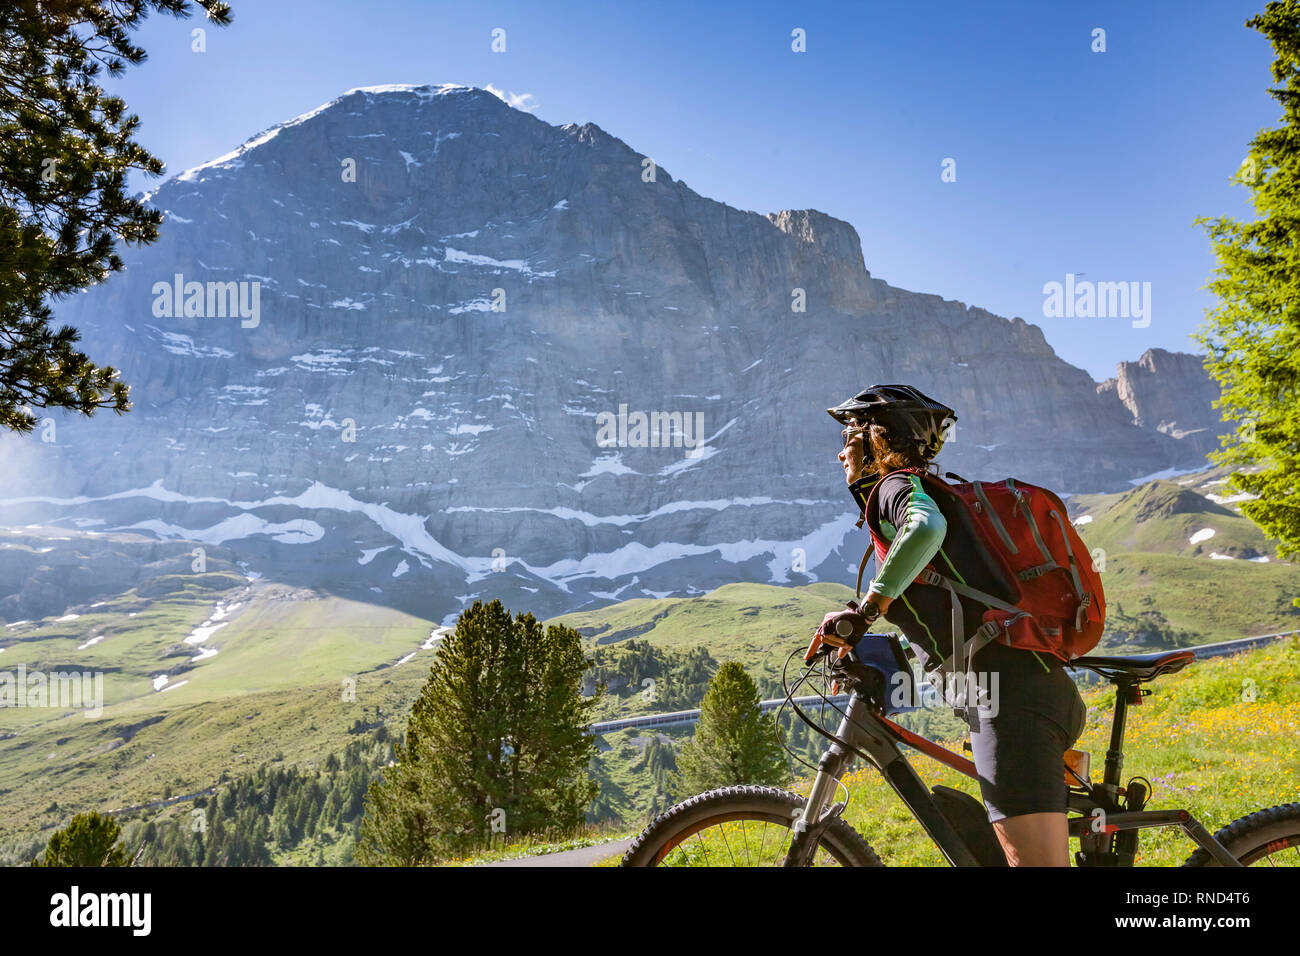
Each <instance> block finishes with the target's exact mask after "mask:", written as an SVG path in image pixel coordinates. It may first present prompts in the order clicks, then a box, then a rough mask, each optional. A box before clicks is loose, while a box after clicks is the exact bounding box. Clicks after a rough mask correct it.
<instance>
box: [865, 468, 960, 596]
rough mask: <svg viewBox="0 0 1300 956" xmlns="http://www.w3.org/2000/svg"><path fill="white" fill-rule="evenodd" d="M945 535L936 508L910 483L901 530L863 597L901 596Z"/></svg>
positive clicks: (928, 561) (915, 484)
mask: <svg viewBox="0 0 1300 956" xmlns="http://www.w3.org/2000/svg"><path fill="white" fill-rule="evenodd" d="M947 533H948V522H947V521H945V520H944V517H943V515H942V514H941V513H940V512H939V506H938V505H936V504H935V503H934V499H933V498H931V497H930V496H929V495H927V494H926V493H925V492H924V491H922V490H921V487H920V483H919V482H917V481H916V480H915V479H913V488H912V495H911V497H910V498H909V499H908V502H907V514H906V518H905V519H904V521H903V526H902V528H901V529H900V530H899V532H898V533H897V534H896V535H895V536H894V540H893V542H892V543H891V544H890V545H889V553H888V554H886V555H885V560H884V563H883V564H882V565H881V566H880V568H878V569H877V571H876V578H875V580H874V581H872V582H871V587H869V588H868V589H867V597H868V598H871V597H873V596H874V595H877V594H879V595H882V596H884V597H888V598H896V597H898V596H899V595H900V594H902V593H903V592H904V591H905V590H906V589H907V586H908V585H909V584H911V583H912V582H913V581H914V580H916V576H917V575H918V574H920V573H921V569H922V568H924V567H925V566H926V565H927V564H929V563H930V561H931V559H933V558H934V556H935V554H936V553H937V552H938V550H939V548H940V547H941V546H942V545H943V539H944V537H945V535H947Z"/></svg>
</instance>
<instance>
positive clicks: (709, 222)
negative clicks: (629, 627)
mask: <svg viewBox="0 0 1300 956" xmlns="http://www.w3.org/2000/svg"><path fill="white" fill-rule="evenodd" d="M151 202H152V203H153V204H154V205H156V206H158V207H159V208H161V209H164V210H166V222H165V224H164V227H163V232H162V237H161V238H160V240H159V241H158V242H157V243H155V244H154V245H152V246H150V247H147V248H143V249H128V250H126V251H125V252H126V259H127V265H128V268H127V271H126V272H125V273H124V274H120V275H116V276H114V277H113V278H112V279H111V280H110V281H108V282H107V283H105V284H103V285H101V286H99V287H97V288H94V289H92V290H89V291H88V292H86V293H85V294H83V295H80V296H78V297H76V298H75V299H72V300H70V301H68V302H67V303H65V304H64V305H63V307H62V308H61V309H60V311H59V319H60V320H61V321H65V322H67V323H69V324H71V325H74V326H76V327H77V328H79V329H81V330H82V332H83V346H84V347H85V349H86V351H87V352H88V353H89V354H90V355H91V356H93V357H94V358H95V360H96V361H98V362H101V363H106V364H111V365H113V366H115V367H116V368H118V369H120V370H121V373H122V378H123V379H124V380H125V381H126V382H128V383H129V384H130V385H131V386H132V393H131V394H132V399H133V401H134V403H135V408H134V410H133V411H132V412H131V413H130V414H129V415H127V416H124V417H121V418H115V417H112V416H107V415H101V416H98V417H96V418H95V419H93V420H91V421H85V420H80V419H71V418H64V417H57V416H56V418H55V420H54V422H53V424H52V425H51V426H48V427H46V428H45V429H41V430H38V431H37V433H36V434H35V435H33V436H30V437H27V438H22V439H19V438H15V437H12V436H10V437H6V438H5V439H3V441H0V456H3V457H2V458H0V461H3V462H4V466H5V467H4V468H3V474H2V476H0V499H2V500H0V523H2V524H5V525H9V526H11V527H12V526H15V525H19V524H22V523H26V522H42V523H44V524H56V525H57V524H60V523H64V524H69V525H70V524H71V523H74V522H75V523H81V524H82V526H83V527H84V526H87V525H85V523H86V522H90V523H93V527H94V528H95V529H96V530H103V531H105V532H107V531H113V530H130V531H134V532H137V533H142V534H146V535H150V536H154V537H157V538H161V539H167V540H173V539H177V540H185V541H188V542H196V543H198V544H200V545H207V546H211V547H222V548H225V549H227V550H228V551H229V552H230V555H231V558H230V559H231V560H232V561H234V562H235V563H238V564H242V565H244V566H247V567H249V568H254V569H256V570H257V571H259V572H261V573H263V574H266V575H267V576H269V577H270V578H272V579H274V580H284V581H287V582H291V583H296V584H304V585H310V586H313V587H323V588H328V589H331V590H334V591H336V592H339V593H345V594H349V595H354V596H356V597H357V598H358V599H364V600H369V601H376V602H384V603H387V604H392V605H395V606H400V607H402V608H404V609H408V610H411V611H413V612H416V613H422V614H425V615H427V616H430V617H433V618H435V619H445V618H447V617H448V616H450V615H454V614H455V613H456V612H458V611H459V610H460V609H461V608H462V607H463V606H465V605H466V604H467V603H468V602H469V601H471V600H473V599H474V598H475V597H478V596H482V597H493V596H500V597H502V598H503V599H504V600H505V601H506V603H507V605H508V606H511V607H513V608H516V609H523V608H527V609H530V610H533V611H534V612H535V613H538V614H539V615H540V614H552V613H558V612H561V611H566V610H572V609H575V608H578V607H581V606H584V605H591V604H599V603H604V602H607V601H611V600H615V599H626V598H629V597H637V596H650V595H663V594H668V593H695V592H699V591H703V590H707V589H711V588H713V587H716V586H717V585H719V584H722V583H725V582H728V581H737V580H755V581H773V582H786V581H805V580H808V579H809V578H813V577H816V578H823V579H824V578H834V579H843V578H844V577H845V576H846V570H845V568H846V566H847V565H848V564H849V563H850V562H854V563H856V558H857V556H858V554H859V553H860V551H861V548H862V546H863V541H862V540H861V533H860V532H857V531H856V530H855V529H854V527H853V520H854V518H855V517H856V516H855V515H853V514H851V513H850V510H851V500H850V498H849V497H848V495H847V493H846V492H845V490H844V479H843V473H842V471H841V469H840V466H839V463H838V462H837V461H836V460H835V455H836V452H837V451H838V450H839V427H838V425H837V424H836V423H835V422H833V421H832V420H831V419H830V418H829V417H828V416H827V415H826V413H825V409H826V408H827V407H828V406H830V405H832V404H835V403H837V402H838V401H840V400H841V399H843V398H845V397H847V396H849V395H851V394H853V393H855V392H856V391H858V390H859V389H860V388H862V387H863V386H864V385H866V384H869V383H873V382H909V383H913V384H915V385H917V386H918V387H920V388H921V389H923V390H924V391H925V392H927V393H929V394H931V395H934V396H935V397H937V398H940V399H942V400H944V401H946V402H947V403H949V404H950V405H952V406H953V407H954V408H955V409H956V410H957V413H958V415H959V423H958V426H957V431H956V433H955V434H954V435H953V437H952V439H951V440H950V442H949V444H948V446H947V447H946V448H945V450H944V452H943V455H942V456H941V464H942V465H943V466H944V467H946V468H948V469H951V470H953V471H956V472H958V473H961V474H965V475H968V476H969V475H989V476H993V477H1000V476H1004V475H1007V474H1013V475H1016V476H1019V477H1022V478H1024V479H1025V480H1028V481H1033V482H1037V483H1042V484H1045V485H1048V486H1051V487H1053V488H1056V489H1059V490H1061V491H1063V492H1083V491H1104V490H1114V489H1120V488H1126V487H1128V486H1129V482H1130V481H1131V480H1132V479H1136V478H1138V477H1140V476H1144V475H1148V474H1150V473H1153V472H1157V471H1160V470H1162V469H1169V468H1175V467H1183V466H1193V465H1196V464H1199V463H1200V462H1201V461H1202V457H1203V454H1204V449H1203V447H1202V443H1201V442H1200V440H1199V439H1197V438H1196V436H1197V435H1199V434H1201V432H1202V431H1204V429H1205V428H1206V427H1208V426H1205V425H1201V424H1198V423H1200V422H1202V420H1203V416H1204V414H1205V409H1204V408H1202V407H1201V405H1202V404H1204V402H1203V399H1204V398H1206V397H1208V396H1209V394H1210V392H1212V388H1211V389H1209V391H1207V385H1206V383H1205V381H1202V380H1196V381H1195V383H1194V384H1195V387H1194V388H1188V387H1187V380H1191V379H1195V374H1194V373H1193V372H1192V370H1191V369H1190V367H1185V366H1186V365H1187V363H1184V362H1182V360H1181V358H1180V357H1178V356H1170V357H1169V359H1166V358H1165V357H1164V356H1166V355H1168V353H1148V354H1147V356H1143V358H1142V360H1140V361H1139V363H1137V365H1136V367H1135V368H1134V369H1131V370H1130V369H1128V366H1127V365H1126V366H1122V367H1121V372H1120V378H1119V379H1118V380H1117V382H1116V385H1115V386H1114V387H1113V388H1108V387H1107V385H1103V386H1101V387H1100V388H1099V387H1098V385H1097V383H1095V382H1094V381H1093V380H1092V379H1091V378H1090V377H1089V376H1088V375H1087V374H1086V373H1085V372H1083V371H1081V370H1080V369H1078V368H1075V367H1073V366H1071V365H1070V364H1068V363H1067V362H1065V361H1063V360H1062V359H1061V358H1060V357H1059V356H1057V355H1056V354H1055V353H1054V352H1053V351H1052V349H1051V348H1050V347H1049V346H1048V345H1047V343H1046V341H1045V340H1044V338H1043V334H1042V332H1041V331H1040V330H1039V329H1038V328H1037V327H1036V326H1033V325H1030V324H1029V323H1027V322H1025V321H1023V320H1022V319H1019V318H1015V319H1011V320H1007V319H1004V318H1001V317H999V316H996V315H993V314H990V313H989V312H986V311H984V310H983V309H979V308H975V307H971V306H967V305H964V304H962V303H960V302H956V301H950V300H945V299H942V298H940V297H938V296H934V295H924V294H917V293H912V292H907V291H904V290H902V289H896V288H894V287H892V286H890V285H888V284H887V283H885V282H883V281H881V280H879V279H876V278H873V277H872V276H871V274H870V272H869V271H868V270H867V268H866V265H865V263H864V261H863V256H862V250H861V244H860V242H859V239H858V236H857V233H856V232H855V231H854V229H853V227H852V226H850V225H849V224H848V223H846V222H843V221H841V220H838V219H834V218H832V217H831V216H828V215H826V214H824V213H821V212H817V211H813V210H785V211H782V212H778V213H774V214H771V215H767V216H764V215H760V214H757V213H753V212H744V211H741V210H737V209H733V208H731V207H729V206H726V205H724V204H722V203H719V202H714V201H713V200H710V199H706V198H704V197H702V196H700V195H698V194H696V193H695V192H693V191H692V190H691V189H689V188H688V187H687V186H686V184H685V183H683V182H681V181H680V180H676V179H674V178H673V177H672V176H671V175H670V174H669V172H668V171H667V170H665V169H662V168H658V169H656V168H654V167H653V166H652V165H647V161H646V158H645V157H644V156H643V155H642V154H640V153H638V152H636V151H635V150H633V149H632V148H630V147H629V146H627V145H626V144H624V143H623V142H622V141H620V140H618V139H616V138H615V137H613V136H610V135H609V134H608V133H606V132H604V131H603V130H601V129H600V128H599V127H597V126H594V125H591V124H586V125H581V126H578V125H573V124H569V125H566V126H561V127H556V126H551V125H549V124H547V123H544V122H542V121H541V120H538V119H537V118H536V117H533V116H531V115H529V114H527V113H524V112H521V111H518V110H515V109H512V108H510V107H508V106H507V105H505V104H504V103H503V102H502V101H501V100H499V99H498V98H497V97H495V96H494V95H492V94H490V93H487V92H485V91H482V90H477V89H472V88H466V87H450V86H444V87H427V86H426V87H384V88H370V89H362V90H354V91H351V92H349V93H347V94H345V95H344V96H342V97H340V98H339V99H337V100H334V101H333V102H331V103H328V104H326V105H325V106H323V107H321V108H319V109H317V110H314V111H312V112H311V113H308V114H305V115H304V116H301V117H298V118H297V119H294V120H292V121H290V122H288V123H285V124H282V125H281V126H278V127H275V128H273V129H271V130H268V131H266V132H265V133H263V134H261V135H259V136H257V137H254V138H253V139H251V140H249V141H248V142H247V143H245V144H244V145H243V146H241V147H240V148H239V149H237V150H235V151H234V152H232V153H230V154H228V155H226V156H223V157H221V158H219V159H217V160H214V161H212V162H210V163H207V164H205V165H203V166H201V167H198V168H196V169H192V170H189V171H187V172H185V173H182V174H181V175H179V176H176V177H175V178H173V179H170V180H168V181H167V182H165V183H163V184H162V185H161V186H160V187H159V188H158V189H157V190H156V192H155V193H153V194H152V196H151ZM1151 356H1154V358H1151V360H1150V361H1148V357H1151ZM1201 374H1202V376H1203V374H1204V373H1201ZM1124 383H1128V384H1124ZM1189 437H1191V438H1193V439H1194V440H1190V441H1189V440H1188V439H1189ZM88 533H91V534H93V533H95V532H94V531H91V532H88ZM29 610H30V609H29Z"/></svg>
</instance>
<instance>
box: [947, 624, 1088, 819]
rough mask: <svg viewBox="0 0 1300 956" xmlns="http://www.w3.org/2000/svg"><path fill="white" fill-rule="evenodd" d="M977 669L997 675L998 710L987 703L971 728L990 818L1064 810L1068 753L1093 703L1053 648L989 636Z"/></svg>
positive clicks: (980, 654)
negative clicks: (1039, 649)
mask: <svg viewBox="0 0 1300 956" xmlns="http://www.w3.org/2000/svg"><path fill="white" fill-rule="evenodd" d="M1040 659H1041V661H1042V662H1045V663H1046V664H1047V665H1048V668H1049V669H1048V670H1044V668H1043V663H1040ZM973 670H975V671H976V673H981V672H983V673H989V674H992V673H997V675H998V678H997V697H996V698H995V703H996V705H997V707H996V710H997V713H996V714H995V715H993V716H990V714H991V713H992V711H993V708H991V707H987V706H981V707H980V708H979V723H980V729H979V732H978V733H972V734H971V749H972V750H973V751H974V756H975V768H976V770H977V771H978V772H979V782H980V793H981V795H982V796H983V797H984V806H985V807H987V808H988V812H989V819H990V820H1002V819H1004V818H1006V817H1015V816H1020V815H1021V814H1025V813H1065V808H1066V803H1065V800H1066V784H1065V766H1064V762H1063V758H1064V756H1065V752H1066V751H1067V750H1069V749H1070V748H1071V747H1073V746H1074V743H1075V741H1077V740H1078V739H1079V735H1080V734H1082V733H1083V726H1084V722H1085V719H1086V717H1087V708H1086V707H1085V706H1084V703H1083V698H1082V697H1080V696H1079V691H1078V688H1076V687H1075V685H1074V681H1072V680H1071V679H1070V675H1069V674H1068V673H1066V670H1065V667H1064V665H1063V664H1062V663H1061V662H1060V661H1059V660H1057V659H1056V658H1054V657H1052V656H1051V655H1050V654H1044V653H1038V654H1037V655H1035V654H1034V653H1033V652H1031V651H1025V650H1020V649H1018V648H1012V647H1007V646H1006V645H1004V644H988V645H986V646H985V647H983V648H981V649H980V651H979V653H978V654H976V655H975V660H974V667H973ZM988 680H989V681H990V684H989V685H988V686H989V688H990V691H991V690H992V684H991V681H992V678H991V677H989V678H988Z"/></svg>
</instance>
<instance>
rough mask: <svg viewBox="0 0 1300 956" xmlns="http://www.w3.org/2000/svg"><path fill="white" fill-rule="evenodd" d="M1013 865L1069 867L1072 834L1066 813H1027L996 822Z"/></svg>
mask: <svg viewBox="0 0 1300 956" xmlns="http://www.w3.org/2000/svg"><path fill="white" fill-rule="evenodd" d="M993 829H994V831H995V832H996V833H997V835H998V840H999V842H1001V844H1002V849H1003V850H1004V851H1005V852H1006V854H1007V863H1008V864H1009V865H1011V866H1069V865H1070V836H1069V829H1068V827H1067V826H1066V816H1065V814H1064V813H1025V814H1021V815H1020V816H1015V817H1007V818H1006V819H1004V820H998V821H996V822H994V824H993Z"/></svg>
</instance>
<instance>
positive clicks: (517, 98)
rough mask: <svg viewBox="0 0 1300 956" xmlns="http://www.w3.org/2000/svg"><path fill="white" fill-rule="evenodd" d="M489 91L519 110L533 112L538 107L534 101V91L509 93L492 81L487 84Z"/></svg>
mask: <svg viewBox="0 0 1300 956" xmlns="http://www.w3.org/2000/svg"><path fill="white" fill-rule="evenodd" d="M487 91H488V92H489V93H491V94H492V95H493V96H495V97H496V98H497V99H499V100H501V102H503V103H505V104H506V105H507V106H512V107H514V108H515V109H517V110H523V111H524V112H525V113H531V112H532V111H533V110H535V109H537V107H538V105H539V104H537V103H535V102H533V94H532V93H507V92H506V91H505V90H499V89H497V88H496V87H495V86H493V85H492V84H491V83H489V84H488V85H487Z"/></svg>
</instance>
